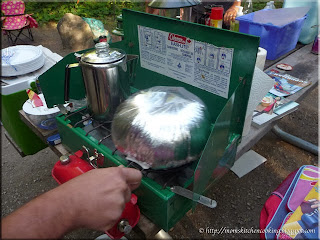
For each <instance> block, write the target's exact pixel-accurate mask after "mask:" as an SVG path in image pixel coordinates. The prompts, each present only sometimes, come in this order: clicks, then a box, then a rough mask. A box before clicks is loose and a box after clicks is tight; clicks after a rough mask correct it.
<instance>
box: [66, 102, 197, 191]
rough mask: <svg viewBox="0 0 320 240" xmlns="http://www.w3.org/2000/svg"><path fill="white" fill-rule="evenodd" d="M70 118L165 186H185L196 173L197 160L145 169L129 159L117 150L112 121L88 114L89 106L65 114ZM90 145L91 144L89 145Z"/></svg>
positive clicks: (114, 153)
mask: <svg viewBox="0 0 320 240" xmlns="http://www.w3.org/2000/svg"><path fill="white" fill-rule="evenodd" d="M67 119H68V120H70V121H71V123H69V124H70V125H73V127H74V128H75V127H80V128H82V129H83V130H84V131H85V134H84V135H85V136H86V137H89V136H90V137H91V138H94V139H96V140H97V141H98V145H101V144H102V145H104V146H106V147H107V148H109V149H114V150H113V152H112V155H116V156H118V157H120V158H122V159H123V160H124V161H126V162H128V165H127V167H131V168H135V169H138V170H139V171H141V173H142V174H143V176H145V177H148V178H150V179H152V180H154V181H155V182H157V183H158V184H159V185H161V186H162V187H163V188H166V187H167V186H184V184H185V183H186V181H187V180H189V179H190V178H191V177H192V176H193V173H194V168H195V166H196V162H190V163H188V164H185V165H182V166H178V167H174V168H168V169H157V170H156V169H151V168H150V169H143V168H142V167H141V166H140V165H139V164H138V163H135V162H132V161H130V160H128V159H127V156H126V155H125V154H123V153H121V152H120V151H117V148H116V147H115V145H114V143H113V141H112V138H111V121H105V122H99V121H96V120H94V119H93V118H92V116H90V115H89V114H88V109H87V108H82V109H78V110H76V111H74V112H72V113H70V114H68V115H66V116H65V120H67ZM88 147H90V146H88Z"/></svg>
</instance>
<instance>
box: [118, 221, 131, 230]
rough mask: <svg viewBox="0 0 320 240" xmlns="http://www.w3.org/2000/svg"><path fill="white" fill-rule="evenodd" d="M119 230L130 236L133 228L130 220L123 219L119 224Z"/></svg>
mask: <svg viewBox="0 0 320 240" xmlns="http://www.w3.org/2000/svg"><path fill="white" fill-rule="evenodd" d="M118 228H119V231H120V232H123V233H124V234H128V233H130V232H131V230H132V227H131V226H130V224H129V222H128V220H126V219H123V220H121V221H120V222H119V224H118Z"/></svg>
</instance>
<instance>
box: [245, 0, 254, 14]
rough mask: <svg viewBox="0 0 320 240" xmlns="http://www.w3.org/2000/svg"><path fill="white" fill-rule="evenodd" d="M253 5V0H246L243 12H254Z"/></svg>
mask: <svg viewBox="0 0 320 240" xmlns="http://www.w3.org/2000/svg"><path fill="white" fill-rule="evenodd" d="M252 11H253V5H252V0H246V1H245V3H244V6H243V14H248V13H252Z"/></svg>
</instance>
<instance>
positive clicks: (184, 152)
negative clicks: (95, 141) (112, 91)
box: [111, 86, 211, 169]
mask: <svg viewBox="0 0 320 240" xmlns="http://www.w3.org/2000/svg"><path fill="white" fill-rule="evenodd" d="M210 124H211V121H210V117H209V113H208V111H207V108H206V106H205V105H204V103H203V102H202V101H201V99H200V98H198V97H197V96H195V95H194V94H192V93H190V92H188V91H187V90H185V89H184V88H182V87H162V86H159V87H153V88H150V89H147V90H143V91H140V92H138V93H136V94H134V95H132V96H131V97H130V98H128V99H127V100H126V101H124V102H123V103H122V104H121V105H120V106H119V107H118V108H117V111H116V113H115V116H114V119H113V121H112V130H111V134H112V140H113V142H114V144H115V146H116V147H117V149H118V150H119V151H121V152H122V153H124V154H126V155H127V156H128V159H131V160H134V161H136V162H138V163H139V164H140V165H142V166H144V167H151V168H153V169H165V168H172V167H178V166H181V165H183V164H186V163H188V162H190V161H194V160H196V159H198V158H199V156H200V153H201V151H202V150H203V148H204V146H205V144H206V142H207V139H208V137H209V134H210Z"/></svg>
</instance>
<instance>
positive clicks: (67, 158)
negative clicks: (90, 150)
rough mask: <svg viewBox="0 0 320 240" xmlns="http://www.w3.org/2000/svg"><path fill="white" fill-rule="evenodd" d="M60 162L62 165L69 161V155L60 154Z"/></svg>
mask: <svg viewBox="0 0 320 240" xmlns="http://www.w3.org/2000/svg"><path fill="white" fill-rule="evenodd" d="M60 162H61V164H62V165H67V164H68V163H69V162H70V159H69V156H67V155H62V156H61V157H60Z"/></svg>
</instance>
